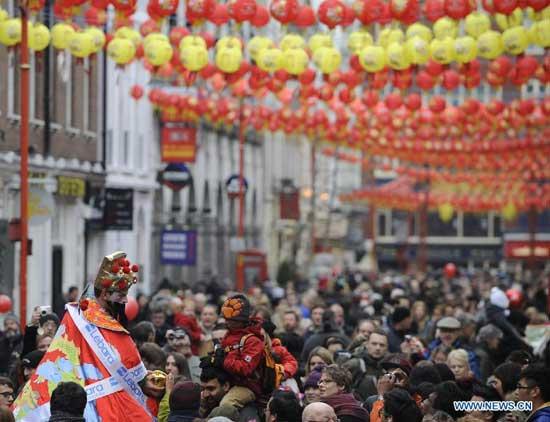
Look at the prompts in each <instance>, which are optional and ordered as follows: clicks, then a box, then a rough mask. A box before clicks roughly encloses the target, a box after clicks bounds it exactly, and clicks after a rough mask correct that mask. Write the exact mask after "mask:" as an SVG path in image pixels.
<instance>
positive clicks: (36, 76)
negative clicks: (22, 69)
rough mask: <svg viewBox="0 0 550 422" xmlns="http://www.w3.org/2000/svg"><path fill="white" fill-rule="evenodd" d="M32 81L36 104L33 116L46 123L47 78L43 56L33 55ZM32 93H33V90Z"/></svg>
mask: <svg viewBox="0 0 550 422" xmlns="http://www.w3.org/2000/svg"><path fill="white" fill-rule="evenodd" d="M30 61H31V64H32V79H33V87H34V95H32V97H33V100H34V104H33V110H32V114H31V116H32V117H33V118H34V119H35V120H39V121H44V95H45V93H44V78H45V71H44V66H45V64H46V63H45V60H44V56H43V55H42V54H34V55H33V54H31V60H30ZM31 92H33V91H32V90H31Z"/></svg>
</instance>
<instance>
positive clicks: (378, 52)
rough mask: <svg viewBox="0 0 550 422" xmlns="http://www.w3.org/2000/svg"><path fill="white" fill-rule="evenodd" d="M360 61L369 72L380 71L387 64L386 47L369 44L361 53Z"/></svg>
mask: <svg viewBox="0 0 550 422" xmlns="http://www.w3.org/2000/svg"><path fill="white" fill-rule="evenodd" d="M359 63H360V64H361V66H363V69H365V70H366V71H367V72H371V73H375V72H379V71H381V70H382V69H384V67H385V66H386V49H385V48H384V47H381V46H379V45H369V46H367V47H365V48H363V49H362V50H361V52H360V53H359Z"/></svg>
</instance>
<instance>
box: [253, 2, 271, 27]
mask: <svg viewBox="0 0 550 422" xmlns="http://www.w3.org/2000/svg"><path fill="white" fill-rule="evenodd" d="M250 23H251V24H252V26H255V27H256V28H261V27H263V26H266V25H267V24H268V23H269V12H268V10H267V8H266V7H265V6H262V5H261V4H259V5H258V6H257V7H256V14H255V15H254V17H253V18H252V19H251V20H250Z"/></svg>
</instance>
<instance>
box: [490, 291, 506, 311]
mask: <svg viewBox="0 0 550 422" xmlns="http://www.w3.org/2000/svg"><path fill="white" fill-rule="evenodd" d="M491 304H492V305H495V306H498V307H499V308H502V309H508V306H509V305H510V300H509V299H508V296H506V293H504V292H503V291H502V290H500V289H499V288H498V287H493V288H492V289H491Z"/></svg>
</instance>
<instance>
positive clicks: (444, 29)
mask: <svg viewBox="0 0 550 422" xmlns="http://www.w3.org/2000/svg"><path fill="white" fill-rule="evenodd" d="M433 31H434V35H435V37H436V38H437V39H439V40H444V39H445V38H447V37H450V38H456V36H457V34H458V26H457V24H456V21H455V20H453V19H451V18H449V17H447V16H445V17H443V18H439V19H438V20H436V21H435V23H434V26H433Z"/></svg>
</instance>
